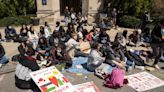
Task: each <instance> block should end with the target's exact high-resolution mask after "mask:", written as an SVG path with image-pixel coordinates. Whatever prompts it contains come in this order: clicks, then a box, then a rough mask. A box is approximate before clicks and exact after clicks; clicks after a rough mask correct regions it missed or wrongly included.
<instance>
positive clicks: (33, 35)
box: [28, 26, 39, 49]
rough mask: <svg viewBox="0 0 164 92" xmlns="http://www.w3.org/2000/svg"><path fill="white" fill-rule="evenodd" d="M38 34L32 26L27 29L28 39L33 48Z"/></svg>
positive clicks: (36, 42)
mask: <svg viewBox="0 0 164 92" xmlns="http://www.w3.org/2000/svg"><path fill="white" fill-rule="evenodd" d="M38 39H39V37H38V35H37V33H36V31H35V29H34V27H33V26H31V27H30V30H29V31H28V41H29V42H31V43H32V46H33V48H34V49H35V48H36V46H37V44H38Z"/></svg>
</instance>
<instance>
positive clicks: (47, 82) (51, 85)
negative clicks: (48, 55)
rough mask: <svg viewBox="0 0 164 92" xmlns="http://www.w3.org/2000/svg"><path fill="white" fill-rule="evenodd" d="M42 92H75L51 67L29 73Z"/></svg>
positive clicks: (67, 81) (54, 68)
mask: <svg viewBox="0 0 164 92" xmlns="http://www.w3.org/2000/svg"><path fill="white" fill-rule="evenodd" d="M30 75H31V77H32V79H33V80H34V82H35V83H36V85H37V86H38V87H39V88H40V90H41V91H42V92H76V91H75V89H74V87H73V86H72V84H71V83H70V82H69V80H68V79H67V78H66V77H64V76H63V75H62V74H61V73H60V72H59V71H58V70H57V69H56V67H54V66H52V67H49V68H45V69H42V70H38V71H35V72H32V73H30Z"/></svg>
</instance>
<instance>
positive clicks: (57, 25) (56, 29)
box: [55, 21, 60, 32]
mask: <svg viewBox="0 0 164 92" xmlns="http://www.w3.org/2000/svg"><path fill="white" fill-rule="evenodd" d="M55 31H56V32H58V31H60V22H59V21H57V22H56V28H55Z"/></svg>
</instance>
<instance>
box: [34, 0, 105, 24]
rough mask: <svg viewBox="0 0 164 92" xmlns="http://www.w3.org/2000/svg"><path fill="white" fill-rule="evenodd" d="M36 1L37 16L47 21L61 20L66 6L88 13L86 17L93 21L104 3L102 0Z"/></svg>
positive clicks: (83, 13) (84, 13)
mask: <svg viewBox="0 0 164 92" xmlns="http://www.w3.org/2000/svg"><path fill="white" fill-rule="evenodd" d="M36 3H37V17H38V18H40V19H41V20H42V21H45V20H46V21H49V22H53V21H56V20H62V19H63V15H64V14H63V13H64V9H65V7H66V6H68V7H69V8H73V9H74V11H75V12H81V13H82V15H88V19H89V20H90V21H94V17H95V15H96V14H97V13H98V12H100V11H102V9H103V5H104V4H103V0H36Z"/></svg>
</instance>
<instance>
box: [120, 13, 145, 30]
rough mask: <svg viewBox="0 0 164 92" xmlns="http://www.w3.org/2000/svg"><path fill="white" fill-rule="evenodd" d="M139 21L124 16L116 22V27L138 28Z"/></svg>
mask: <svg viewBox="0 0 164 92" xmlns="http://www.w3.org/2000/svg"><path fill="white" fill-rule="evenodd" d="M141 23H142V22H141V20H140V19H139V18H136V17H133V16H127V15H124V16H122V17H121V18H120V19H119V20H118V26H120V27H126V28H138V27H139V26H140V25H141Z"/></svg>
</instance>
